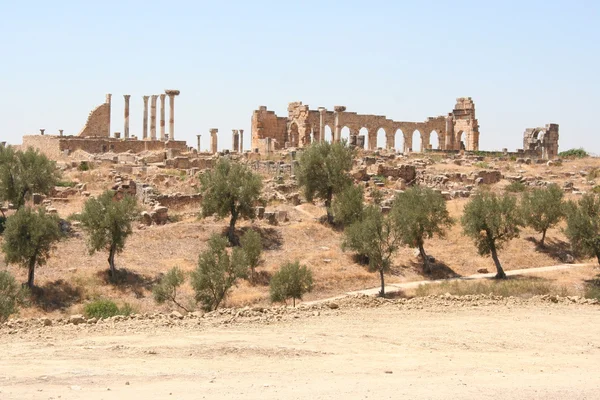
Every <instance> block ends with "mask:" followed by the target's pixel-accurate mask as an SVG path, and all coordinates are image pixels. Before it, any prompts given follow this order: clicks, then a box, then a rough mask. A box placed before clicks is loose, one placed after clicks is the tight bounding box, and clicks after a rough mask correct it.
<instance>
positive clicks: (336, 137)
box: [333, 106, 346, 143]
mask: <svg viewBox="0 0 600 400" xmlns="http://www.w3.org/2000/svg"><path fill="white" fill-rule="evenodd" d="M333 109H334V111H335V134H334V136H333V142H334V143H337V142H339V141H340V140H341V139H342V121H341V119H342V118H341V114H342V113H343V112H344V111H346V107H345V106H335V107H334V108H333Z"/></svg>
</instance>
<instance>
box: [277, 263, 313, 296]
mask: <svg viewBox="0 0 600 400" xmlns="http://www.w3.org/2000/svg"><path fill="white" fill-rule="evenodd" d="M312 288H313V277H312V271H311V270H310V269H308V268H307V267H306V265H302V266H301V265H300V263H299V262H298V261H296V262H294V263H286V264H284V265H283V266H282V267H281V268H280V269H279V271H277V272H276V273H275V275H273V277H272V278H271V286H270V294H271V301H273V302H284V301H286V300H287V299H289V298H291V299H293V303H294V307H295V306H296V299H302V296H303V295H304V294H305V293H308V292H310V291H312Z"/></svg>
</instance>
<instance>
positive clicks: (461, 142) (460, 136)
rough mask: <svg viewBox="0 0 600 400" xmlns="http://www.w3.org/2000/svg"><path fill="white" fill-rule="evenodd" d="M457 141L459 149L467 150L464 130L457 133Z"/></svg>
mask: <svg viewBox="0 0 600 400" xmlns="http://www.w3.org/2000/svg"><path fill="white" fill-rule="evenodd" d="M456 143H458V150H465V149H466V146H465V133H464V132H463V131H459V132H458V134H457V135H456Z"/></svg>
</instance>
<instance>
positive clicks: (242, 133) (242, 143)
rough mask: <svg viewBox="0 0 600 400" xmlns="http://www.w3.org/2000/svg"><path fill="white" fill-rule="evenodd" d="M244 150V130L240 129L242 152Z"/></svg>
mask: <svg viewBox="0 0 600 400" xmlns="http://www.w3.org/2000/svg"><path fill="white" fill-rule="evenodd" d="M243 152H244V130H243V129H240V153H243Z"/></svg>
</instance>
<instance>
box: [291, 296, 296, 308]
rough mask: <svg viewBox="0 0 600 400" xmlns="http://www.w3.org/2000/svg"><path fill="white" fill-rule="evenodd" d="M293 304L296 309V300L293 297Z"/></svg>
mask: <svg viewBox="0 0 600 400" xmlns="http://www.w3.org/2000/svg"><path fill="white" fill-rule="evenodd" d="M292 304H293V305H294V308H296V298H295V297H292Z"/></svg>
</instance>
